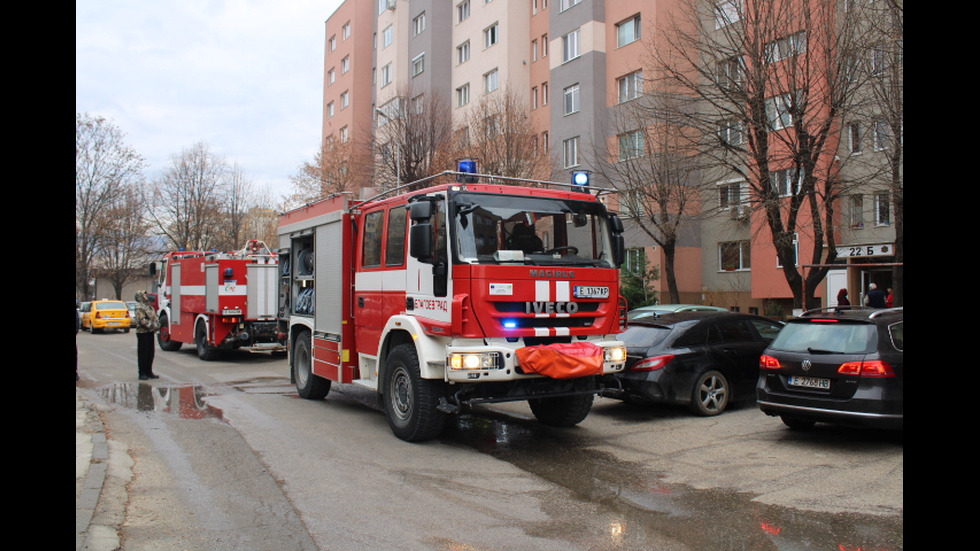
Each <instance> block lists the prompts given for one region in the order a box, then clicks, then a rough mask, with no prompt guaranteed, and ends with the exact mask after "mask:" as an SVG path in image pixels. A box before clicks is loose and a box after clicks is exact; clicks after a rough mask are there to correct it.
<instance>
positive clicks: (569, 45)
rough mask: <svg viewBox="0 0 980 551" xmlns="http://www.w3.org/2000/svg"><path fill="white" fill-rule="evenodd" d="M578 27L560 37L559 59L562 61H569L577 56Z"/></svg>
mask: <svg viewBox="0 0 980 551" xmlns="http://www.w3.org/2000/svg"><path fill="white" fill-rule="evenodd" d="M580 32H581V30H580V29H575V30H574V31H572V32H570V33H568V34H566V35H564V36H562V37H561V60H562V63H565V62H568V61H571V60H573V59H575V58H576V57H578V56H579V50H578V48H579V44H578V42H579V33H580Z"/></svg>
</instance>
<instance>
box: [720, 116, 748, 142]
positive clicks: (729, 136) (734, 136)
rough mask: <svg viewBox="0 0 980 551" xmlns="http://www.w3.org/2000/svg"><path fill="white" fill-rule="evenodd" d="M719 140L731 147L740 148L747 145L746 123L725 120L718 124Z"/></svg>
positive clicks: (738, 120)
mask: <svg viewBox="0 0 980 551" xmlns="http://www.w3.org/2000/svg"><path fill="white" fill-rule="evenodd" d="M718 139H719V140H721V143H723V144H726V145H729V146H739V145H742V144H743V143H745V121H743V120H740V119H725V120H722V121H721V122H720V123H718Z"/></svg>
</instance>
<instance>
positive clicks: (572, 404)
mask: <svg viewBox="0 0 980 551" xmlns="http://www.w3.org/2000/svg"><path fill="white" fill-rule="evenodd" d="M593 400H595V395H594V394H580V395H577V396H556V397H554V398H537V399H534V400H528V405H529V406H530V407H531V413H533V414H534V417H535V418H537V420H538V421H539V422H541V423H543V424H545V425H548V426H551V427H573V426H575V425H577V424H579V423H581V422H582V420H583V419H585V418H586V417H587V416H588V415H589V410H591V409H592V402H593Z"/></svg>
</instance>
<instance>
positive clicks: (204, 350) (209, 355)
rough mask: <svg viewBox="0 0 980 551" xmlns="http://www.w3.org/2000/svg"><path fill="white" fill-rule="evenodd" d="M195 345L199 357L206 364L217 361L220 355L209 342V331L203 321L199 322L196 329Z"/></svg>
mask: <svg viewBox="0 0 980 551" xmlns="http://www.w3.org/2000/svg"><path fill="white" fill-rule="evenodd" d="M194 344H196V345H197V357H198V358H201V359H202V360H204V361H206V362H209V361H211V360H214V359H217V357H218V355H219V354H220V352H219V351H218V349H217V348H215V347H213V346H211V343H210V342H208V329H207V326H205V325H204V322H203V321H199V322H197V327H196V328H195V329H194Z"/></svg>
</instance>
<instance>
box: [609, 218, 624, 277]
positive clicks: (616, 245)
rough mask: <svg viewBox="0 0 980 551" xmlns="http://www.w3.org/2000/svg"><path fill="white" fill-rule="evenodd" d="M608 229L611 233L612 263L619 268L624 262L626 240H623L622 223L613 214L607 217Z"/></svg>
mask: <svg viewBox="0 0 980 551" xmlns="http://www.w3.org/2000/svg"><path fill="white" fill-rule="evenodd" d="M609 229H610V230H611V231H612V246H613V262H615V263H616V267H617V268H619V267H620V266H622V265H623V262H625V261H626V240H625V239H624V238H623V230H624V228H623V221H622V220H621V219H620V218H619V217H618V216H616V215H615V214H610V215H609Z"/></svg>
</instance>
